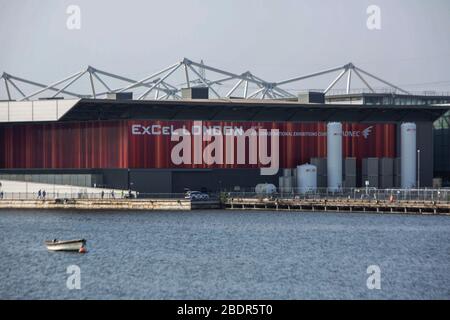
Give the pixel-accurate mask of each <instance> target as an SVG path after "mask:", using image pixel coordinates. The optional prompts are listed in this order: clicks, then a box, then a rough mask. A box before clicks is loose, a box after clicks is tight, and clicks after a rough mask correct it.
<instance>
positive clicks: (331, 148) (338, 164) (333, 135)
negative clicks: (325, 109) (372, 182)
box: [327, 122, 342, 191]
mask: <svg viewBox="0 0 450 320" xmlns="http://www.w3.org/2000/svg"><path fill="white" fill-rule="evenodd" d="M327 177H328V189H329V190H330V191H338V190H340V189H341V188H342V123H340V122H330V123H328V124H327Z"/></svg>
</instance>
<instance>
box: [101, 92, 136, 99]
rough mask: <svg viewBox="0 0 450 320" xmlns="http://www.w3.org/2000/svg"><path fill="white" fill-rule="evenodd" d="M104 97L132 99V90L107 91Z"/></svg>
mask: <svg viewBox="0 0 450 320" xmlns="http://www.w3.org/2000/svg"><path fill="white" fill-rule="evenodd" d="M106 99H111V100H133V92H108V93H107V94H106Z"/></svg>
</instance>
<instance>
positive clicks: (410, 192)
mask: <svg viewBox="0 0 450 320" xmlns="http://www.w3.org/2000/svg"><path fill="white" fill-rule="evenodd" d="M225 195H226V197H227V198H270V199H299V200H301V199H304V200H319V199H343V200H344V199H347V200H366V201H376V200H381V201H435V202H447V203H450V189H447V188H446V189H427V188H424V189H377V188H342V189H339V190H330V189H328V188H317V189H315V190H301V189H296V188H289V189H287V188H285V189H284V190H279V189H278V190H277V192H274V193H256V192H255V191H254V190H251V189H247V190H240V191H230V192H225Z"/></svg>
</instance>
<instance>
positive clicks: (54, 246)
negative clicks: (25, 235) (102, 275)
mask: <svg viewBox="0 0 450 320" xmlns="http://www.w3.org/2000/svg"><path fill="white" fill-rule="evenodd" d="M85 243H86V241H85V240H78V241H56V242H52V241H46V242H45V245H46V246H47V249H48V250H49V251H79V250H80V249H81V248H82V247H84V245H85Z"/></svg>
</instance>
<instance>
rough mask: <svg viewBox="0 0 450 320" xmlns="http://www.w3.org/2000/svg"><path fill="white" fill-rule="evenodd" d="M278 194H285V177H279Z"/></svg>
mask: <svg viewBox="0 0 450 320" xmlns="http://www.w3.org/2000/svg"><path fill="white" fill-rule="evenodd" d="M278 192H279V193H284V192H285V191H284V177H279V178H278Z"/></svg>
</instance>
